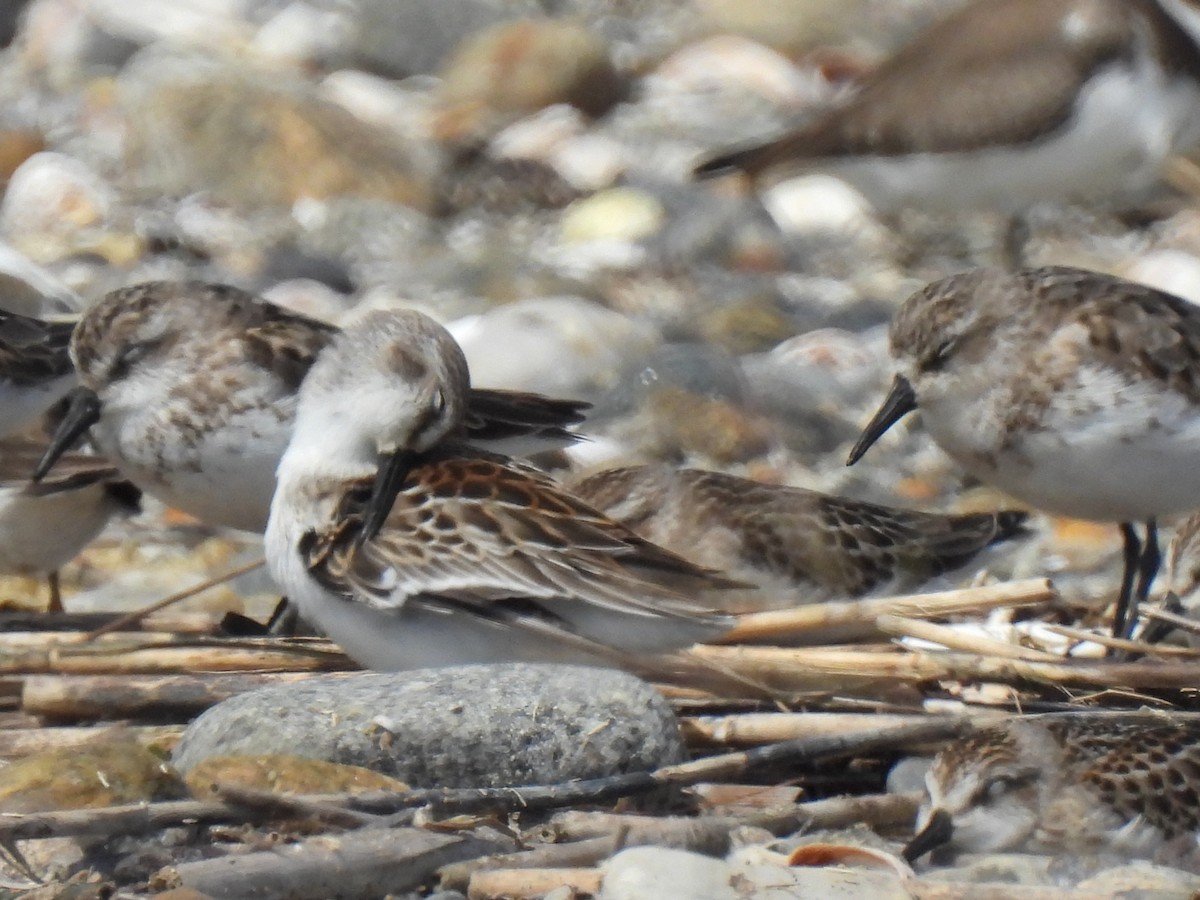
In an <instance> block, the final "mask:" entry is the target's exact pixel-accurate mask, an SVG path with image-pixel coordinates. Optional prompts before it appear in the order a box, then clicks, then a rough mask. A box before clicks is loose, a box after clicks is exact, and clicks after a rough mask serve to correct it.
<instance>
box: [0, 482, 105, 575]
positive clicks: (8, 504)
mask: <svg viewBox="0 0 1200 900" xmlns="http://www.w3.org/2000/svg"><path fill="white" fill-rule="evenodd" d="M116 508H117V505H116V504H115V503H114V502H113V501H112V500H111V498H109V496H108V494H107V492H106V490H105V488H104V485H102V484H94V485H89V486H88V487H86V488H81V489H79V490H72V491H62V492H60V493H56V494H47V495H45V496H41V497H33V496H28V495H25V494H22V493H21V490H20V488H18V487H8V486H5V487H0V572H4V573H6V574H15V575H34V574H48V573H50V572H54V571H56V570H58V569H60V568H61V567H62V566H63V565H65V564H66V563H68V562H70V561H71V560H72V559H73V558H74V557H75V556H77V555H78V553H79V551H80V550H82V549H83V548H84V546H85V545H87V544H88V543H89V542H90V541H91V540H92V539H93V538H95V537H96V536H97V535H98V534H99V533H100V532H101V531H103V530H104V526H105V525H107V524H108V520H109V518H110V517H111V516H112V513H113V512H114V511H115V510H116Z"/></svg>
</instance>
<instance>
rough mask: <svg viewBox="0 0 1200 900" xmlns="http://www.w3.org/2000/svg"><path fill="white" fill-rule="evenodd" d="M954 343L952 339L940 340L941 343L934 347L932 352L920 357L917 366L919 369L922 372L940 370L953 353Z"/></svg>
mask: <svg viewBox="0 0 1200 900" xmlns="http://www.w3.org/2000/svg"><path fill="white" fill-rule="evenodd" d="M955 343H956V342H955V341H952V340H950V341H942V343H940V344H938V345H937V347H935V348H934V350H933V352H932V353H929V354H927V355H926V356H925V357H923V358H922V359H921V363H920V365H919V366H918V368H919V370H920V371H922V372H939V371H941V370H942V369H943V368H944V367H945V365H946V363H947V361H948V360H949V359H950V356H951V355H952V354H953V353H954V345H955Z"/></svg>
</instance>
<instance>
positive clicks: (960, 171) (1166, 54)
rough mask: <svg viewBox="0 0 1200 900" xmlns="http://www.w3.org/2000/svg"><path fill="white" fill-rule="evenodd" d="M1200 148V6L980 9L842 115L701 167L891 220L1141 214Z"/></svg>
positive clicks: (1094, 3) (867, 86)
mask: <svg viewBox="0 0 1200 900" xmlns="http://www.w3.org/2000/svg"><path fill="white" fill-rule="evenodd" d="M1198 141H1200V4H1198V3H1196V2H1195V0H1138V2H1132V3H1131V2H1128V0H977V2H974V3H971V4H969V5H967V6H966V7H964V8H962V9H960V10H957V11H956V12H954V13H952V14H951V15H949V16H948V17H947V18H946V19H945V20H944V21H942V22H940V23H939V24H937V25H935V26H933V27H932V28H930V29H928V30H927V31H925V32H924V33H923V34H921V35H920V36H918V37H917V39H916V40H915V41H913V42H912V43H911V44H910V45H909V46H907V47H905V48H904V49H902V50H900V51H899V52H898V53H897V54H896V55H895V56H893V57H892V58H891V59H889V60H888V61H886V62H885V63H883V64H882V65H881V66H879V67H878V68H877V69H875V70H874V71H873V72H871V73H870V74H869V75H867V76H866V78H864V79H863V82H862V85H861V87H860V88H859V89H858V91H857V92H856V93H854V94H853V95H852V96H851V97H850V98H849V99H848V100H847V101H846V102H845V103H843V104H840V105H838V106H835V107H834V108H832V109H831V110H829V111H828V112H826V113H824V114H818V115H817V116H816V117H815V118H814V119H813V120H812V121H810V122H807V123H805V124H803V125H801V126H800V127H799V128H797V129H796V130H794V131H791V132H789V133H786V134H784V135H782V136H781V137H778V138H775V139H773V140H770V141H768V142H766V143H762V144H755V145H752V146H747V147H743V148H738V149H735V150H732V151H730V152H727V153H722V154H720V155H718V156H716V157H714V158H713V159H710V160H708V161H706V162H704V163H702V164H701V165H700V166H699V167H698V168H697V170H696V172H697V174H698V175H699V176H701V177H708V176H712V175H718V174H722V173H724V172H726V171H731V170H742V171H745V172H747V173H749V174H750V175H751V176H752V177H754V178H755V180H756V181H757V182H758V183H759V184H760V185H761V186H763V187H769V186H770V185H772V184H775V183H778V182H780V181H783V180H786V179H788V178H791V177H794V176H796V175H798V174H802V173H804V172H806V171H812V170H819V171H824V172H828V173H829V174H832V175H836V176H838V177H841V178H844V179H845V180H846V181H848V182H850V183H851V184H854V185H855V186H856V187H858V189H859V190H861V191H862V192H863V193H864V194H866V195H867V197H868V198H870V199H871V200H872V201H873V202H874V204H875V205H876V206H877V207H879V208H881V209H896V208H900V207H904V206H918V207H921V208H926V209H928V208H964V207H987V208H999V209H1004V210H1009V211H1016V210H1019V209H1021V208H1023V207H1025V206H1028V205H1030V204H1032V203H1035V202H1038V201H1044V200H1046V199H1061V200H1072V199H1097V198H1105V199H1116V200H1134V201H1136V200H1137V199H1138V198H1141V197H1142V196H1143V195H1144V193H1145V192H1146V190H1147V189H1148V188H1150V187H1151V186H1153V184H1154V183H1155V181H1156V180H1157V178H1158V176H1159V171H1160V169H1161V167H1162V164H1163V162H1164V161H1165V160H1166V159H1167V158H1168V156H1170V155H1171V154H1174V153H1178V152H1180V151H1182V150H1186V149H1188V148H1189V147H1191V146H1193V145H1194V144H1195V143H1197V142H1198Z"/></svg>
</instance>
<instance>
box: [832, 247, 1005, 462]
mask: <svg viewBox="0 0 1200 900" xmlns="http://www.w3.org/2000/svg"><path fill="white" fill-rule="evenodd" d="M1014 289H1015V285H1014V283H1013V278H1012V276H1011V275H1009V274H1007V273H1005V272H1003V271H1002V270H999V269H987V268H982V269H975V270H972V271H970V272H965V273H963V274H961V275H954V276H951V277H950V278H944V279H942V280H940V281H935V282H933V283H932V284H930V285H927V286H926V287H924V288H922V289H921V290H919V291H917V292H916V293H915V294H913V295H912V296H910V297H909V298H908V299H907V300H905V301H904V303H903V304H902V305H901V306H900V308H899V309H898V310H897V311H896V315H895V317H894V318H893V319H892V324H891V328H890V329H889V331H888V344H889V346H890V349H891V354H892V358H893V359H894V360H895V362H896V376H895V380H894V381H893V382H892V387H891V390H890V391H889V393H888V396H887V397H886V399H885V400H884V402H883V404H882V405H881V406H880V407H879V409H878V410H877V411H876V413H875V415H874V416H873V417H872V418H871V421H870V422H869V423H868V424H867V426H866V427H865V428H864V429H863V432H862V435H861V436H860V437H859V439H858V442H857V443H856V444H855V445H854V448H853V449H852V450H851V452H850V457H849V459H848V461H847V465H853V464H854V463H856V462H857V461H858V460H859V459H860V458H861V457H862V456H863V454H864V453H866V452H867V450H868V449H870V447H871V445H872V444H874V443H875V442H876V441H877V440H879V438H880V437H881V436H882V435H883V434H884V432H886V431H887V430H888V429H889V428H891V427H892V426H893V425H894V424H896V423H897V422H898V421H900V419H902V418H903V417H904V416H905V415H907V414H908V413H910V412H912V411H913V410H915V409H917V408H918V407H921V406H926V405H931V404H936V403H938V402H940V401H941V400H943V399H945V398H955V399H957V398H961V397H963V396H964V395H970V391H971V389H972V385H971V384H969V383H968V382H967V380H966V379H971V378H987V377H988V375H987V370H986V368H985V367H981V366H976V365H973V364H975V363H978V362H979V361H980V360H981V359H983V358H985V357H986V356H987V355H988V354H989V353H992V354H995V353H996V352H998V348H997V347H996V346H995V340H996V335H995V330H996V328H997V326H999V325H1001V324H1002V322H1003V320H1004V316H1005V315H1006V314H1008V315H1011V314H1012V313H1013V305H1012V302H1011V296H1012V294H1013V292H1014ZM1005 300H1007V301H1008V302H1005Z"/></svg>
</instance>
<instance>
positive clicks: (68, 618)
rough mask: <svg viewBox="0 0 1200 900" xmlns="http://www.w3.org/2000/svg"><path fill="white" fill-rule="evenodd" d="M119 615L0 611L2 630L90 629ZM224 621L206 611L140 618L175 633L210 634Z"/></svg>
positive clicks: (144, 626)
mask: <svg viewBox="0 0 1200 900" xmlns="http://www.w3.org/2000/svg"><path fill="white" fill-rule="evenodd" d="M119 618H124V617H123V616H121V615H120V614H118V613H109V612H92V613H71V612H63V613H47V612H19V611H15V610H14V611H8V612H0V634H3V635H8V634H11V633H13V632H44V633H48V634H50V633H53V632H67V633H80V632H83V633H87V632H91V631H93V630H94V629H97V628H102V627H104V626H105V625H108V624H109V623H111V622H114V621H116V620H117V619H119ZM220 622H221V617H220V616H216V615H213V614H212V613H206V612H176V613H167V614H162V615H154V616H151V617H150V618H149V619H148V620H147V621H144V622H139V623H138V625H139V628H138V630H140V631H163V632H170V633H172V634H207V633H210V632H212V631H213V630H214V629H215V628H216V627H217V625H219V624H220Z"/></svg>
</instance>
